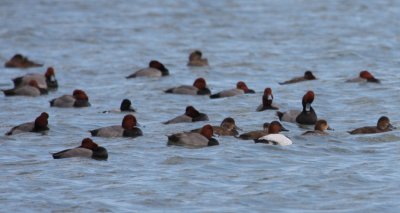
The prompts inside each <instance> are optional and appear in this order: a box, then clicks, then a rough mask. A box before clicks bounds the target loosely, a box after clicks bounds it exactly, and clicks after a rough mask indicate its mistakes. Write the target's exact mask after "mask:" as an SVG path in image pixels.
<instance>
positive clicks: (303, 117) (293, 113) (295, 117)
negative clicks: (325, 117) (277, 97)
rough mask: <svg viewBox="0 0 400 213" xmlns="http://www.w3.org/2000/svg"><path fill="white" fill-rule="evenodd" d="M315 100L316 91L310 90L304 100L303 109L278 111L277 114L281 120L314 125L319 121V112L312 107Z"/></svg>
mask: <svg viewBox="0 0 400 213" xmlns="http://www.w3.org/2000/svg"><path fill="white" fill-rule="evenodd" d="M313 101H314V92H313V91H308V92H307V93H306V94H305V95H304V96H303V100H302V105H303V111H299V110H289V111H287V112H279V111H278V112H277V113H276V114H277V116H278V117H279V120H281V121H286V122H292V123H295V122H297V123H299V124H306V125H314V124H315V122H317V114H316V113H315V111H314V109H313V108H312V107H311V103H312V102H313Z"/></svg>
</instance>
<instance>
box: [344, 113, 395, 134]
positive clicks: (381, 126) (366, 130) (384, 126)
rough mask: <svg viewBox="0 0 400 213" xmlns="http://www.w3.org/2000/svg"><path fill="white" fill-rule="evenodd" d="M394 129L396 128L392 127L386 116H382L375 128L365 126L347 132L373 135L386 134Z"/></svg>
mask: <svg viewBox="0 0 400 213" xmlns="http://www.w3.org/2000/svg"><path fill="white" fill-rule="evenodd" d="M393 129H396V127H394V126H392V124H391V123H390V120H389V118H388V117H386V116H382V117H380V118H379V120H378V122H377V124H376V126H365V127H361V128H357V129H354V130H352V131H349V133H350V134H373V133H381V132H388V131H392V130H393Z"/></svg>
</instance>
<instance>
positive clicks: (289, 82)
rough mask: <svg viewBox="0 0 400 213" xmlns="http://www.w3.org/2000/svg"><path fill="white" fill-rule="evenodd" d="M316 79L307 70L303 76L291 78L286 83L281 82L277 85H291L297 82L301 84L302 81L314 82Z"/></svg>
mask: <svg viewBox="0 0 400 213" xmlns="http://www.w3.org/2000/svg"><path fill="white" fill-rule="evenodd" d="M316 79H317V78H316V77H315V76H314V74H313V73H312V72H311V71H309V70H307V71H306V72H304V76H302V77H296V78H292V79H290V80H288V81H285V82H281V83H279V84H280V85H284V84H293V83H298V82H302V81H310V80H316Z"/></svg>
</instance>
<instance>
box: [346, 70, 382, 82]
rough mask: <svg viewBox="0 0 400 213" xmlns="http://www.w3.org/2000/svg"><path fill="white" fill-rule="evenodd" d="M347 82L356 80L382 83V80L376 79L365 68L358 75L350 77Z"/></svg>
mask: <svg viewBox="0 0 400 213" xmlns="http://www.w3.org/2000/svg"><path fill="white" fill-rule="evenodd" d="M346 82H348V83H354V82H359V83H362V82H371V83H380V82H381V81H380V80H379V79H376V78H375V77H374V76H373V75H372V74H371V73H370V72H368V71H367V70H364V71H361V72H360V74H359V76H358V77H356V78H352V79H349V80H347V81H346Z"/></svg>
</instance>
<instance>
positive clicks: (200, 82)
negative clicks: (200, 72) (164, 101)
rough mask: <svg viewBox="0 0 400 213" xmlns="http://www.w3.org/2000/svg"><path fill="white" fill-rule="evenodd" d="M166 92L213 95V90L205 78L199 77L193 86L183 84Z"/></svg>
mask: <svg viewBox="0 0 400 213" xmlns="http://www.w3.org/2000/svg"><path fill="white" fill-rule="evenodd" d="M164 92H165V93H174V94H182V95H211V91H210V89H208V88H207V83H206V80H205V79H204V78H197V79H196V80H195V81H194V82H193V86H189V85H182V86H178V87H173V88H170V89H167V90H165V91H164Z"/></svg>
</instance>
